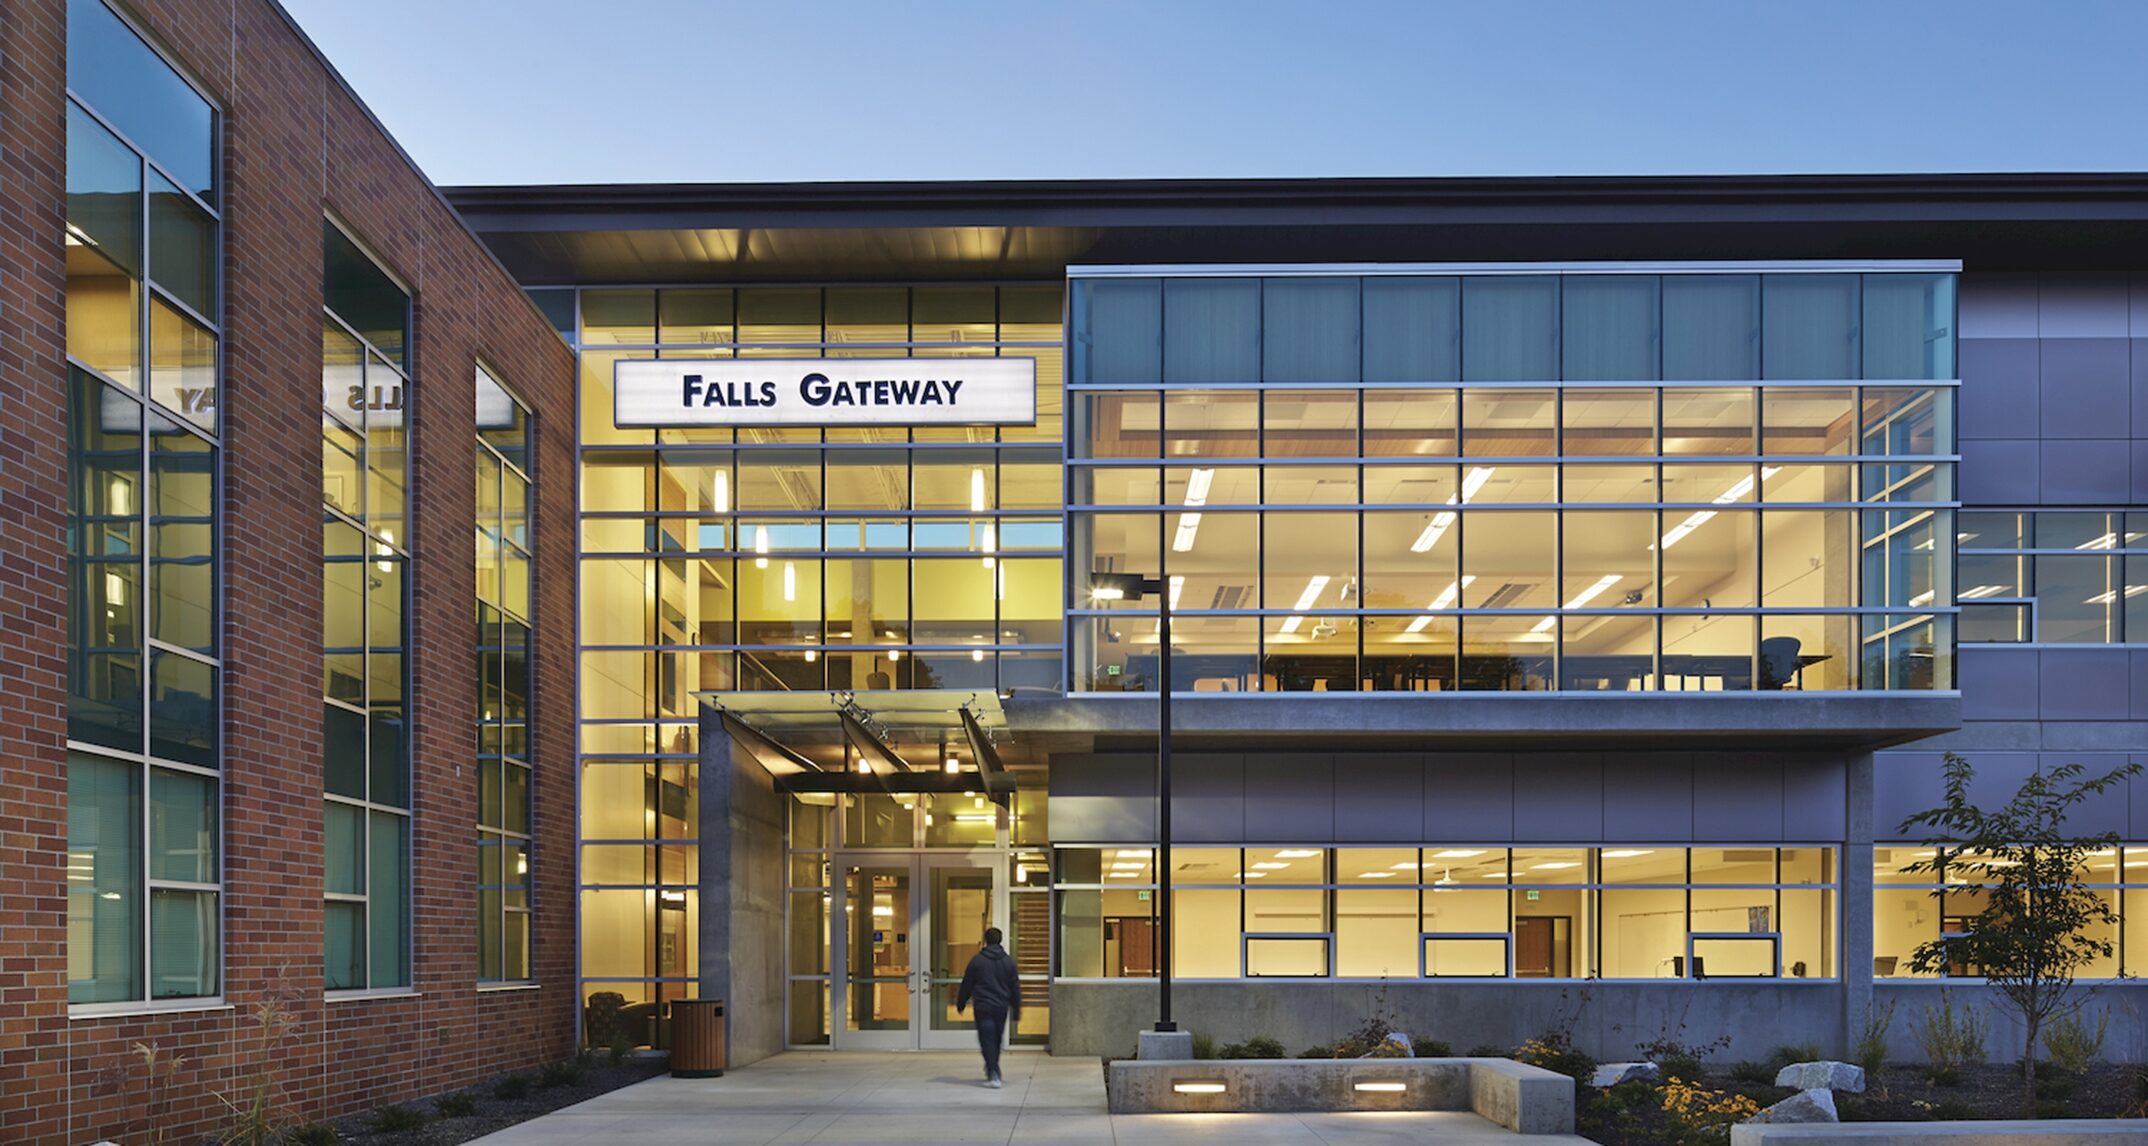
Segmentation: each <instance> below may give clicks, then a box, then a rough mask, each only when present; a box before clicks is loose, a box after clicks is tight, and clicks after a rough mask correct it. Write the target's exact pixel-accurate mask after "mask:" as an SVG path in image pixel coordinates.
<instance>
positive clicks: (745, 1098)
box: [478, 1051, 1586, 1146]
mask: <svg viewBox="0 0 2148 1146" xmlns="http://www.w3.org/2000/svg"><path fill="white" fill-rule="evenodd" d="M1001 1066H1002V1068H1003V1069H1004V1071H1005V1073H1006V1081H1007V1085H1006V1088H1005V1089H1004V1090H987V1089H985V1088H984V1087H983V1086H981V1085H979V1083H980V1081H981V1080H980V1079H979V1078H978V1074H979V1067H978V1063H977V1056H976V1055H974V1054H970V1053H966V1052H924V1053H913V1054H852V1053H844V1054H834V1053H830V1052H826V1051H793V1052H791V1053H789V1054H781V1055H777V1056H776V1057H774V1058H771V1059H765V1060H763V1061H761V1062H757V1063H755V1064H753V1065H752V1066H749V1067H744V1068H742V1069H739V1070H734V1071H730V1072H728V1073H726V1074H725V1075H724V1077H722V1078H709V1079H675V1078H671V1077H670V1076H668V1075H667V1076H663V1077H658V1078H652V1079H650V1080H649V1081H647V1082H642V1083H636V1084H635V1085H633V1086H629V1087H624V1088H622V1089H619V1090H615V1091H612V1092H611V1093H610V1094H605V1095H600V1096H598V1097H596V1098H592V1099H590V1100H589V1101H587V1102H584V1103H582V1104H580V1105H579V1106H570V1107H568V1108H566V1109H565V1110H560V1111H556V1112H554V1113H552V1114H547V1115H545V1116H544V1117H542V1118H538V1119H533V1120H532V1121H529V1122H525V1123H523V1124H522V1125H520V1126H515V1127H510V1128H509V1129H506V1130H502V1131H500V1132H499V1133H497V1134H493V1135H489V1136H487V1137H485V1138H481V1139H478V1141H480V1142H483V1143H485V1144H486V1146H566V1144H569V1143H575V1144H579V1143H589V1142H597V1143H605V1144H608V1146H644V1144H646V1146H665V1144H669V1143H679V1144H682V1146H683V1144H686V1143H694V1144H696V1146H704V1144H705V1146H744V1144H746V1143H752V1144H755V1146H762V1144H765V1143H778V1142H781V1143H797V1142H818V1143H893V1142H996V1143H1012V1144H1015V1146H1032V1144H1037V1146H1042V1144H1045V1143H1096V1144H1104V1146H1137V1144H1139V1146H1147V1144H1150V1143H1154V1144H1157V1146H1171V1144H1177V1143H1217V1142H1230V1143H1233V1144H1236V1143H1249V1144H1258V1146H1268V1144H1271V1143H1273V1144H1286V1143H1287V1144H1292V1146H1375V1144H1380V1146H1385V1144H1390V1143H1405V1142H1418V1143H1435V1144H1439V1146H1552V1144H1560V1146H1564V1144H1582V1146H1586V1140H1585V1139H1581V1138H1571V1137H1564V1136H1543V1137H1528V1138H1524V1137H1520V1136H1518V1135H1514V1134H1510V1133H1508V1132H1507V1131H1506V1130H1504V1129H1502V1128H1500V1127H1498V1126H1496V1125H1494V1124H1492V1123H1490V1122H1486V1121H1485V1120H1484V1119H1482V1118H1479V1117H1477V1116H1476V1115H1474V1114H1464V1113H1447V1112H1432V1111H1422V1112H1409V1113H1351V1114H1118V1115H1114V1114H1110V1113H1108V1112H1107V1111H1106V1109H1105V1105H1104V1071H1103V1066H1102V1064H1100V1063H1099V1062H1098V1061H1097V1060H1096V1059H1093V1058H1053V1057H1051V1056H1049V1055H1045V1054H1039V1053H1034V1052H1027V1053H1022V1054H1009V1055H1008V1056H1007V1057H1006V1058H1005V1059H1004V1060H1003V1061H1002V1063H1001Z"/></svg>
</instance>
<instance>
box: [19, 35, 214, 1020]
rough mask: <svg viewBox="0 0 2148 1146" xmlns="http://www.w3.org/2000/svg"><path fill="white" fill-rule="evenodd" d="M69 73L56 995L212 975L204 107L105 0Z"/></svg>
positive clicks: (209, 358)
mask: <svg viewBox="0 0 2148 1146" xmlns="http://www.w3.org/2000/svg"><path fill="white" fill-rule="evenodd" d="M67 76H68V87H69V90H70V96H71V98H70V99H69V101H68V105H67V218H66V228H65V232H64V234H55V235H53V236H52V239H53V241H54V242H56V243H64V244H65V246H66V252H67V259H66V262H67V302H66V305H67V353H68V360H69V385H68V393H69V404H70V413H71V421H72V431H71V436H70V441H69V453H68V458H69V470H70V472H69V481H68V508H69V515H70V528H69V530H68V537H69V592H68V676H67V680H68V706H67V734H68V742H69V748H70V751H69V754H68V762H67V801H68V817H67V878H68V884H67V887H68V896H67V920H68V941H67V979H68V999H69V1001H70V1002H72V1003H76V1004H119V1005H128V1004H137V1003H141V1002H144V1001H151V1000H161V999H175V998H188V997H199V996H213V995H216V994H217V993H218V992H219V990H220V989H221V988H220V983H219V979H220V969H221V968H220V962H221V959H220V955H219V946H218V944H219V936H220V926H219V919H220V911H219V900H220V892H221V880H222V856H221V850H222V835H221V831H220V828H219V809H220V804H221V800H220V796H221V792H220V788H219V784H218V775H219V768H220V761H221V753H220V743H219V726H220V721H219V700H218V695H219V694H218V677H219V663H220V662H219V660H218V657H219V641H218V635H219V626H220V624H221V617H220V614H219V607H218V592H217V586H218V583H219V578H218V573H217V512H216V507H217V503H218V490H217V460H218V450H217V441H216V436H215V435H216V432H217V379H218V347H219V344H220V333H219V328H218V323H217V318H218V314H219V310H220V308H219V305H218V298H217V289H218V269H219V260H220V257H221V255H220V252H221V250H222V244H221V238H220V227H221V224H220V222H219V219H218V215H217V211H216V208H215V207H214V205H213V204H214V203H215V202H216V197H217V196H216V192H217V187H216V179H215V163H214V157H215V151H216V148H215V138H216V114H215V111H214V109H213V108H212V107H211V106H210V104H209V102H208V101H207V100H206V99H204V98H203V97H202V96H201V94H200V93H199V92H198V91H196V90H195V89H194V88H193V86H192V85H190V84H189V83H188V82H187V81H186V80H185V79H184V78H182V77H181V76H180V75H179V73H178V72H177V71H175V70H174V69H173V68H172V67H171V66H170V65H169V64H168V63H166V62H165V61H164V59H163V57H162V56H160V55H159V54H157V53H156V52H155V51H154V50H153V49H151V48H150V47H149V45H148V44H147V43H145V42H144V41H143V40H142V38H141V37H140V36H138V35H137V34H136V33H135V32H134V31H133V29H132V28H130V27H129V26H128V25H127V24H126V23H125V22H123V21H122V20H121V19H120V18H119V17H118V16H117V15H116V14H115V13H114V12H113V11H112V10H111V9H109V8H107V7H105V6H104V4H102V3H100V2H99V0H70V3H69V4H68V11H67Z"/></svg>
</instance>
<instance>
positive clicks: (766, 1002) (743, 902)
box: [697, 709, 786, 1066]
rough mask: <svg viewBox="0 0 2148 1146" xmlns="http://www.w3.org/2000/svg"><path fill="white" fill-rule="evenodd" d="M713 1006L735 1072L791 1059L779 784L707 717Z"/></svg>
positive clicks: (704, 823) (706, 903) (705, 936)
mask: <svg viewBox="0 0 2148 1146" xmlns="http://www.w3.org/2000/svg"><path fill="white" fill-rule="evenodd" d="M699 791H700V797H701V829H700V830H701V875H700V881H701V926H700V931H699V936H700V943H701V959H700V967H699V968H698V970H697V975H698V977H699V981H700V983H699V985H700V994H701V997H702V998H704V999H723V1000H725V1003H726V1006H725V1018H726V1020H727V1022H728V1027H729V1029H728V1031H727V1036H728V1039H727V1041H728V1042H729V1045H730V1063H729V1065H731V1066H744V1065H746V1064H747V1063H750V1062H753V1061H755V1060H757V1059H762V1058H766V1057H767V1056H769V1055H771V1054H774V1053H776V1052H777V1051H780V1050H782V1049H783V1045H784V1032H783V860H784V856H783V847H784V839H783V828H784V814H783V813H784V801H785V799H786V797H785V796H784V795H783V794H782V793H780V792H778V791H776V786H775V778H774V777H772V776H770V775H769V774H768V770H767V769H766V768H763V767H761V765H760V763H759V762H757V761H756V760H754V759H753V758H752V757H751V756H749V755H748V754H746V753H744V752H741V751H738V750H737V748H736V747H735V746H734V745H733V744H732V742H731V737H730V735H729V734H728V733H726V732H725V731H724V727H723V720H722V718H721V717H719V716H717V715H716V714H715V713H713V712H711V711H709V710H708V709H703V710H702V713H701V778H700V785H699Z"/></svg>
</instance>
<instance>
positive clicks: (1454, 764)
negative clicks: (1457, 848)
mask: <svg viewBox="0 0 2148 1146" xmlns="http://www.w3.org/2000/svg"><path fill="white" fill-rule="evenodd" d="M1424 785H1425V802H1424V823H1425V839H1427V840H1453V841H1467V842H1472V843H1477V842H1481V843H1500V842H1503V841H1506V840H1511V839H1513V838H1514V758H1513V756H1511V755H1509V754H1507V753H1503V752H1480V753H1467V752H1461V753H1440V754H1436V755H1431V756H1427V757H1425V778H1424Z"/></svg>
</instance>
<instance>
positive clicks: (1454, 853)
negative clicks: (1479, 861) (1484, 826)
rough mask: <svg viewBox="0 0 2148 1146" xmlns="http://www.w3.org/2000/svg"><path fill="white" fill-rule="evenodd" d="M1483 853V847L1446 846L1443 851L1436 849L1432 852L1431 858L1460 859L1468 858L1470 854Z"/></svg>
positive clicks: (1478, 854)
mask: <svg viewBox="0 0 2148 1146" xmlns="http://www.w3.org/2000/svg"><path fill="white" fill-rule="evenodd" d="M1483 854H1484V849H1483V848H1448V849H1446V850H1445V851H1437V852H1433V853H1432V858H1433V859H1443V860H1447V859H1453V860H1460V859H1468V858H1470V857H1471V856H1481V855H1483Z"/></svg>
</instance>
